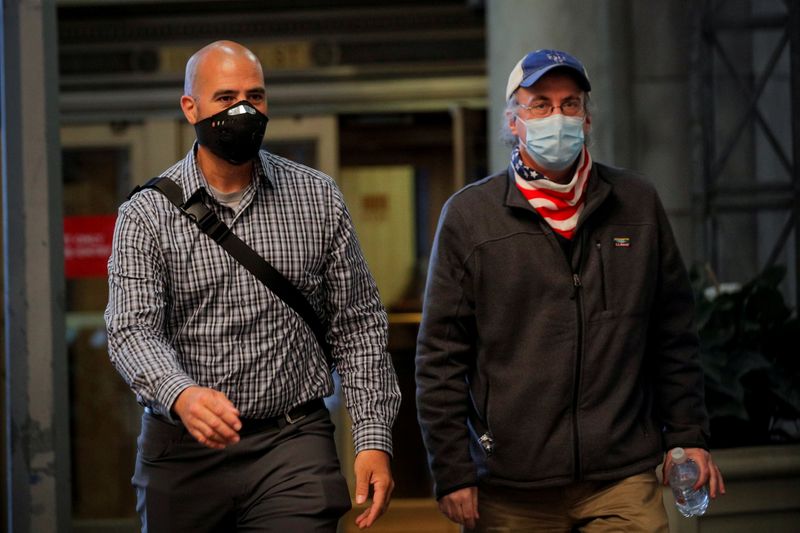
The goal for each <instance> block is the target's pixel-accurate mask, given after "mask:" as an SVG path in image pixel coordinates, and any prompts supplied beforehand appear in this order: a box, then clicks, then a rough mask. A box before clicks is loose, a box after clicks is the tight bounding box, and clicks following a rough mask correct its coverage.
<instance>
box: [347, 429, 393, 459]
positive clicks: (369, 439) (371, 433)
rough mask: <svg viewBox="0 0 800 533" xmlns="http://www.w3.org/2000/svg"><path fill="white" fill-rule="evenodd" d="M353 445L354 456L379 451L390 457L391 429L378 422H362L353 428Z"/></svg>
mask: <svg viewBox="0 0 800 533" xmlns="http://www.w3.org/2000/svg"><path fill="white" fill-rule="evenodd" d="M353 445H354V447H355V452H356V454H358V453H359V452H361V451H364V450H381V451H383V452H386V453H388V454H389V456H392V428H391V427H389V426H388V425H386V424H382V423H380V422H362V423H361V424H359V425H358V426H354V427H353Z"/></svg>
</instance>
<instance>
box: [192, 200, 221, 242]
mask: <svg viewBox="0 0 800 533" xmlns="http://www.w3.org/2000/svg"><path fill="white" fill-rule="evenodd" d="M180 210H181V212H182V213H183V214H184V215H186V216H187V217H189V219H190V220H191V221H192V222H194V223H195V224H197V227H199V228H200V231H202V232H203V233H205V234H206V235H208V236H209V237H211V238H212V239H213V240H214V241H216V242H217V243H219V242H220V241H221V240H222V239H223V238H225V236H226V235H227V234H228V232H229V231H230V228H229V227H228V226H226V225H225V223H224V222H222V221H221V220H220V219H219V217H218V216H217V215H216V214H215V213H214V212H213V211H212V210H211V209H209V208H208V207H207V206H206V204H204V203H203V202H202V201H201V200H200V199H199V198H197V197H196V196H195V195H192V197H191V198H189V200H187V201H186V203H185V204H183V205H182V206H181V207H180Z"/></svg>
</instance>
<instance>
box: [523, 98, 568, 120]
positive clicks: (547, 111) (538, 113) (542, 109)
mask: <svg viewBox="0 0 800 533" xmlns="http://www.w3.org/2000/svg"><path fill="white" fill-rule="evenodd" d="M517 105H518V106H519V107H521V108H522V109H524V110H525V111H528V112H529V113H530V114H531V115H533V116H534V117H547V116H550V115H551V114H552V113H553V110H554V109H555V108H559V109H560V110H561V113H562V114H563V115H566V116H568V117H574V116H576V115H580V114H581V113H582V112H583V102H582V101H581V100H577V99H576V100H567V101H566V102H562V103H561V105H553V104H550V103H548V102H535V103H533V104H531V105H525V104H520V103H518V104H517Z"/></svg>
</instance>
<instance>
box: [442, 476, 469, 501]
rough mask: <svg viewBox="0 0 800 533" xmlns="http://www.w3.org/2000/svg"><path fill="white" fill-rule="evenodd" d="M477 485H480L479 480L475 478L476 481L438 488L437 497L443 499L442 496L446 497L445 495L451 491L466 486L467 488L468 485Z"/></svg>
mask: <svg viewBox="0 0 800 533" xmlns="http://www.w3.org/2000/svg"><path fill="white" fill-rule="evenodd" d="M477 486H478V481H477V480H475V481H474V482H470V483H461V484H460V485H453V486H452V487H447V488H445V489H437V490H436V499H437V500H441V499H442V498H444V497H445V496H447V495H448V494H450V493H451V492H455V491H457V490H460V489H464V488H467V487H477Z"/></svg>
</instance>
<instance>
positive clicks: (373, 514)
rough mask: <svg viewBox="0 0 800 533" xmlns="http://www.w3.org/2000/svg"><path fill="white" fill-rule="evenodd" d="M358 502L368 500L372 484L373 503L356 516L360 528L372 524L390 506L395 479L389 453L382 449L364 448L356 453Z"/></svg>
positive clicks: (359, 503)
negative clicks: (393, 478)
mask: <svg viewBox="0 0 800 533" xmlns="http://www.w3.org/2000/svg"><path fill="white" fill-rule="evenodd" d="M354 469H355V473H356V504H358V505H361V504H362V503H364V502H366V501H367V496H368V495H369V488H370V486H372V505H371V506H369V507H368V508H367V509H365V510H364V512H363V513H361V514H360V515H358V517H357V518H356V525H357V526H358V527H359V528H360V529H364V528H367V527H369V526H371V525H372V524H373V523H374V522H375V520H377V519H378V518H380V516H381V515H382V514H383V513H385V512H386V509H388V508H389V501H390V500H391V499H392V491H393V490H394V481H393V480H392V469H391V467H390V465H389V454H388V453H386V452H383V451H380V450H363V451H361V452H359V453H358V455H356V461H355V468H354Z"/></svg>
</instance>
